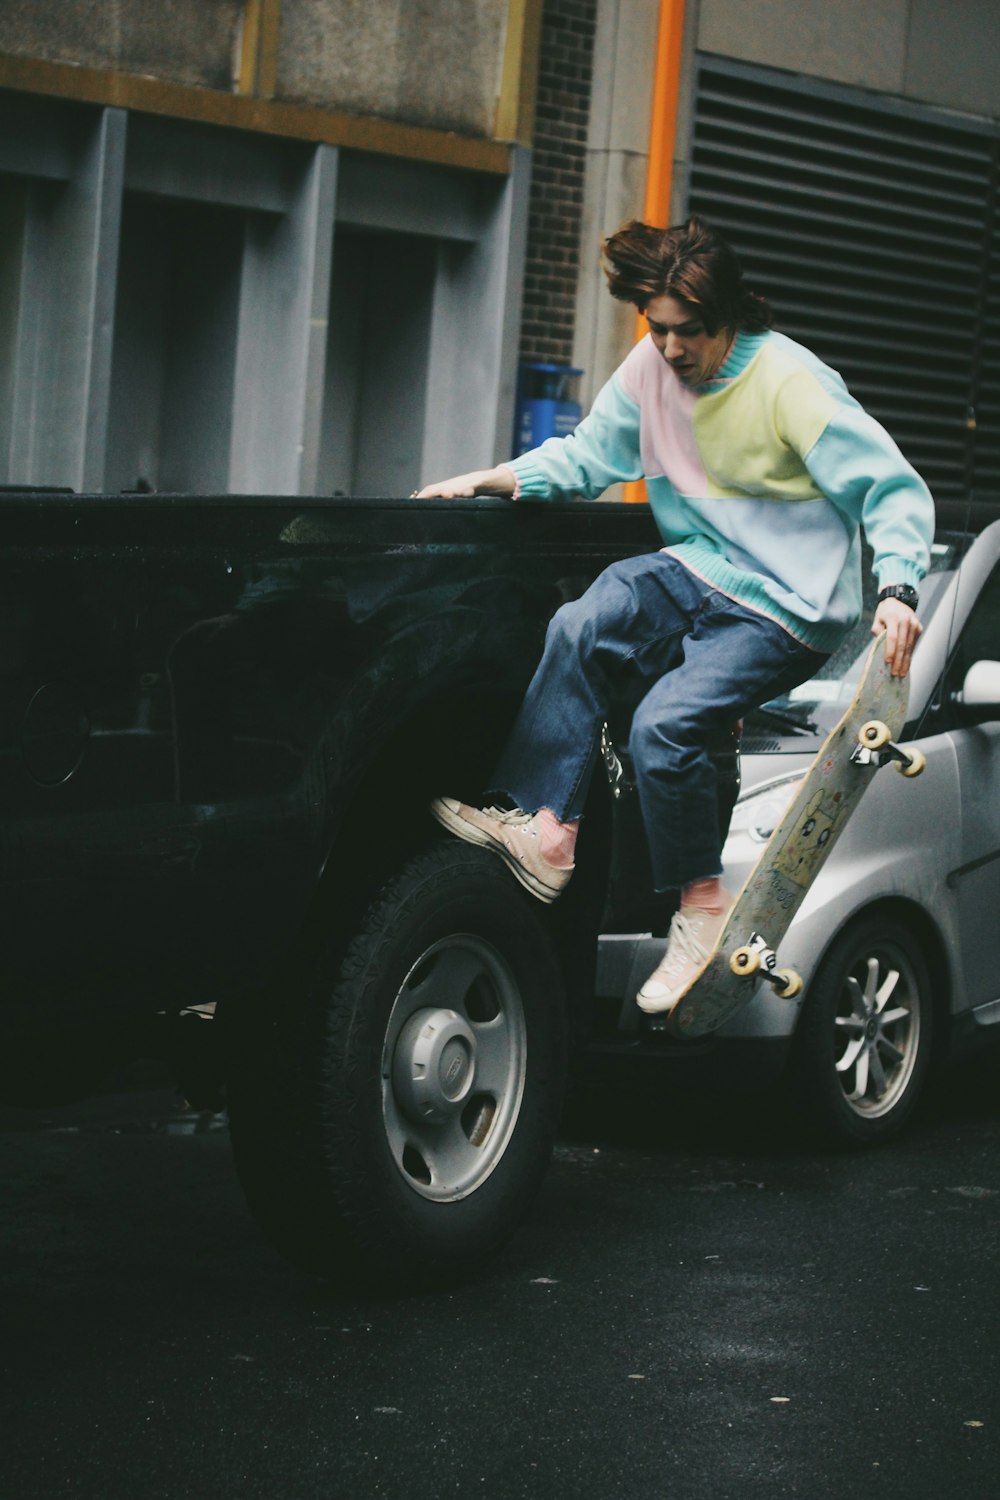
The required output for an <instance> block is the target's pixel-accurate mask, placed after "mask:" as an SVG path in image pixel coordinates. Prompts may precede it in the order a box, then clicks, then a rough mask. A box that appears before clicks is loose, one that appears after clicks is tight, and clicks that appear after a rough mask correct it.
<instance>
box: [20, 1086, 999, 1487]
mask: <svg viewBox="0 0 1000 1500" xmlns="http://www.w3.org/2000/svg"><path fill="white" fill-rule="evenodd" d="M998 1084H1000V1065H990V1066H986V1067H982V1066H980V1067H979V1068H978V1069H977V1070H976V1071H975V1072H974V1073H967V1074H965V1075H963V1076H962V1077H961V1078H959V1079H958V1080H956V1081H954V1082H953V1083H951V1084H950V1085H949V1086H948V1087H947V1088H945V1089H943V1090H941V1091H939V1094H938V1097H937V1099H936V1101H935V1102H934V1104H933V1106H932V1107H931V1108H930V1109H929V1110H928V1111H926V1112H925V1114H924V1116H923V1117H922V1118H921V1119H920V1120H919V1121H918V1122H917V1123H916V1124H915V1126H913V1127H912V1128H911V1130H910V1132H909V1134H908V1135H907V1136H906V1138H905V1139H904V1140H903V1141H902V1142H899V1143H897V1144H895V1145H892V1146H889V1147H886V1148H883V1149H882V1150H880V1151H878V1152H876V1153H870V1154H864V1155H845V1156H836V1155H819V1154H815V1153H812V1152H810V1151H809V1150H807V1149H806V1148H805V1147H803V1146H801V1145H799V1144H798V1143H797V1141H796V1140H795V1139H794V1132H790V1131H789V1130H788V1129H787V1128H786V1127H785V1125H784V1124H783V1121H782V1117H781V1116H780V1115H776V1114H774V1112H773V1111H769V1110H767V1109H765V1108H764V1107H763V1105H762V1104H761V1102H760V1101H757V1100H755V1099H754V1098H753V1097H752V1096H751V1097H748V1098H742V1099H740V1100H738V1101H735V1103H734V1104H732V1105H730V1106H729V1107H728V1108H726V1107H724V1106H723V1105H722V1104H721V1103H720V1101H718V1100H700V1101H698V1102H697V1103H696V1102H695V1101H693V1100H677V1101H673V1102H671V1103H669V1104H663V1103H656V1102H655V1101H654V1100H653V1099H652V1098H651V1097H650V1095H649V1093H646V1094H645V1095H644V1096H641V1097H640V1098H639V1099H638V1100H637V1099H635V1098H633V1099H632V1100H631V1101H630V1102H629V1103H628V1105H627V1106H626V1105H625V1104H624V1103H623V1102H619V1103H618V1104H616V1105H615V1106H614V1107H611V1106H609V1105H607V1104H603V1105H598V1104H596V1103H595V1101H593V1100H590V1101H584V1102H583V1103H582V1104H578V1105H577V1106H576V1107H575V1108H574V1110H573V1111H571V1114H570V1117H569V1120H568V1122H567V1129H566V1132H565V1135H564V1139H563V1141H562V1143H561V1145H560V1146H559V1148H558V1152H557V1157H556V1160H555V1163H554V1166H553V1169H552V1172H551V1174H550V1176H549V1178H548V1181H547V1185H546V1188H545V1190H544V1193H543V1196H542V1199H541V1201H540V1203H539V1205H538V1207H537V1210H536V1212H535V1214H534V1215H533V1217H532V1219H531V1221H530V1222H529V1224H528V1225H527V1226H526V1227H525V1228H524V1229H523V1230H522V1232H521V1233H520V1234H519V1236H518V1237H517V1239H516V1240H515V1241H514V1243H513V1244H512V1245H511V1247H510V1248H509V1249H508V1250H507V1251H506V1252H504V1254H503V1255H502V1256H501V1257H500V1258H499V1259H498V1260H497V1261H495V1262H494V1263H493V1264H492V1265H491V1266H490V1267H488V1268H484V1272H483V1275H482V1277H481V1279H479V1280H478V1281H476V1282H475V1283H472V1284H469V1285H466V1286H463V1287H460V1288H456V1289H455V1290H453V1291H451V1292H449V1293H443V1294H437V1295H433V1296H423V1297H418V1298H413V1299H401V1300H395V1301H391V1300H387V1301H378V1300H374V1299H371V1298H367V1299H361V1298H358V1297H355V1296H352V1295H351V1294H350V1292H349V1291H343V1290H336V1289H332V1290H331V1289H328V1288H326V1287H323V1286H320V1285H318V1284H317V1283H316V1282H314V1281H313V1280H312V1279H310V1278H309V1277H306V1276H304V1275H301V1274H299V1273H298V1272H296V1271H294V1270H292V1269H290V1268H288V1267H287V1266H285V1265H284V1264H283V1263H282V1262H281V1261H280V1260H279V1259H277V1257H276V1256H274V1255H273V1253H272V1252H271V1251H270V1250H269V1248H268V1247H267V1246H266V1245H265V1244H264V1243H263V1242H262V1241H261V1239H260V1237H259V1235H258V1233H257V1231H256V1229H255V1227H254V1224H253V1222H252V1221H251V1220H250V1218H249V1215H248V1213H247V1211H246V1209H245V1207H244V1205H243V1201H242V1198H241V1196H240V1191H239V1188H238V1186H237V1183H236V1180H235V1176H234V1173H233V1171H232V1167H231V1164H230V1160H229V1148H228V1141H227V1138H226V1133H225V1121H224V1119H223V1117H221V1116H218V1115H213V1114H197V1113H193V1112H191V1111H189V1110H186V1109H185V1108H184V1107H183V1106H181V1105H179V1104H178V1101H177V1100H176V1099H175V1098H174V1096H173V1095H172V1094H171V1093H170V1092H169V1091H168V1090H165V1089H157V1090H148V1089H147V1090H144V1091H142V1092H135V1093H131V1094H121V1095H115V1096H108V1097H104V1098H102V1099H98V1100H96V1101H93V1102H91V1103H88V1104H85V1105H80V1106H75V1107H67V1108H64V1109H62V1110H58V1111H38V1112H34V1111H6V1112H4V1113H3V1114H0V1195H2V1198H3V1213H2V1218H0V1224H2V1228H0V1282H2V1310H0V1319H2V1321H0V1372H2V1373H0V1379H2V1383H3V1389H2V1393H0V1399H2V1411H3V1413H4V1434H5V1435H4V1439H3V1442H2V1444H0V1496H2V1497H3V1500H48V1497H56V1496H59V1497H74V1500H76V1497H81V1500H82V1497H88V1500H89V1497H93V1500H119V1497H120V1500H134V1497H136V1496H138V1495H141V1496H143V1497H150V1500H167V1497H169V1500H189V1497H192V1500H200V1497H202V1496H204V1497H206V1500H208V1497H213V1500H220V1497H221V1500H228V1497H230V1496H232V1497H241V1500H242V1497H257V1496H260V1497H268V1500H272V1497H279V1496H280V1497H282V1500H300V1497H301V1500H312V1497H317V1500H318V1497H323V1500H332V1497H337V1500H340V1497H344V1500H356V1497H358V1500H360V1497H368V1496H387V1497H392V1500H438V1497H442V1500H443V1497H447V1496H451V1495H455V1496H463V1497H465V1496H486V1497H497V1500H513V1497H520V1496H524V1497H545V1500H553V1497H564V1496H565V1497H567V1500H569V1497H583V1500H617V1497H619V1496H621V1497H628V1500H644V1497H651V1500H652V1497H660V1496H664V1497H666V1496H670V1497H673V1500H688V1497H691V1500H695V1497H697V1500H730V1497H731V1500H748V1497H754V1500H755V1497H758V1496H759V1497H764V1496H767V1497H769V1500H773V1497H783V1496H802V1497H804V1500H823V1497H826V1496H830V1497H833V1496H836V1497H838V1500H845V1497H846V1500H853V1497H856V1496H866V1497H867V1496H878V1495H884V1496H891V1497H900V1500H903V1497H906V1500H921V1497H927V1500H932V1497H933V1500H942V1497H950V1496H952V1495H954V1496H959V1495H961V1496H962V1497H964V1500H996V1497H997V1496H998V1495H1000V1440H998V1439H1000V1281H998V1274H997V1273H998V1259H997V1252H998V1248H1000V1087H998Z"/></svg>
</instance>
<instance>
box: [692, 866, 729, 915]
mask: <svg viewBox="0 0 1000 1500" xmlns="http://www.w3.org/2000/svg"><path fill="white" fill-rule="evenodd" d="M731 905H732V901H731V900H730V897H729V893H728V892H727V891H726V889H725V888H724V886H723V884H722V878H721V876H719V875H712V876H710V877H709V878H708V879H707V880H692V882H691V884H690V885H686V886H685V887H684V889H683V890H682V891H681V909H682V910H683V908H684V907H692V906H693V907H695V908H696V909H697V910H698V911H707V912H708V913H709V915H710V916H713V917H721V915H722V913H723V912H724V911H727V910H728V909H729V907H730V906H731Z"/></svg>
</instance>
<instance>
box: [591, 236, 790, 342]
mask: <svg viewBox="0 0 1000 1500" xmlns="http://www.w3.org/2000/svg"><path fill="white" fill-rule="evenodd" d="M601 249H602V253H603V258H604V274H605V275H606V276H607V278H608V287H609V289H610V291H611V295H612V297H617V298H618V300H619V302H631V303H633V304H634V305H635V306H636V307H637V308H638V309H639V311H640V312H644V311H645V310H646V306H647V304H648V303H649V302H650V301H651V300H652V299H653V298H654V297H664V296H667V297H676V298H677V300H678V301H679V302H685V303H688V304H691V305H693V306H695V307H697V309H698V312H699V314H700V316H701V321H702V322H703V323H704V325H705V331H706V333H708V334H709V336H710V337H714V336H715V334H717V333H718V332H719V330H720V329H721V328H732V329H745V330H746V331H747V332H749V333H760V332H762V331H763V330H764V329H765V328H770V326H771V323H772V322H773V319H774V315H773V313H772V311H771V308H770V306H769V305H768V303H767V302H766V301H765V300H764V298H763V297H758V296H757V295H756V293H755V292H751V291H750V290H749V288H748V287H746V286H745V285H744V283H743V272H742V269H741V267H740V263H739V259H738V258H737V255H736V252H735V250H733V249H732V248H731V247H730V246H729V245H728V244H727V243H726V241H725V240H724V239H723V238H722V236H721V235H720V234H718V233H717V232H716V230H714V229H713V228H712V227H711V226H710V225H709V224H706V223H705V221H704V219H699V218H698V217H697V215H695V216H694V217H692V218H690V219H689V220H688V221H687V223H686V224H676V225H674V227H673V228H672V229H656V228H654V227H653V225H652V224H643V223H640V221H639V220H638V219H632V220H630V222H629V223H627V224H623V225H622V227H621V229H619V230H618V231H617V232H616V233H615V234H613V235H611V236H610V237H609V238H608V239H606V240H605V241H604V244H603V245H602V247H601Z"/></svg>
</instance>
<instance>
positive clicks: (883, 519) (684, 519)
mask: <svg viewBox="0 0 1000 1500" xmlns="http://www.w3.org/2000/svg"><path fill="white" fill-rule="evenodd" d="M508 467H509V468H511V469H512V470H513V471H514V473H515V475H516V476H517V481H518V490H517V494H518V495H524V496H531V497H537V498H543V499H544V498H559V497H560V496H563V495H570V494H582V495H585V496H586V497H587V498H588V499H596V498H597V496H599V495H600V494H602V493H603V491H604V490H605V489H607V487H608V486H609V485H611V484H615V483H617V482H619V481H622V480H630V479H640V478H643V477H645V480H646V490H647V494H648V496H649V501H650V504H651V506H652V509H653V514H654V516H655V518H656V522H657V525H658V527H659V529H660V533H661V535H662V537H663V540H664V543H665V544H666V545H665V549H664V550H665V551H667V552H670V553H672V554H673V556H675V557H676V558H678V559H679V560H680V561H681V562H682V563H684V564H685V566H686V567H688V568H690V569H691V571H692V572H694V573H697V574H698V575H699V576H700V577H702V578H704V579H705V580H706V581H708V582H709V583H711V584H713V585H714V586H715V587H716V588H718V589H720V590H721V591H722V592H723V593H725V594H728V595H730V596H731V597H732V598H734V599H738V600H739V601H740V602H741V603H743V604H746V605H748V606H749V607H750V608H752V609H756V610H758V611H760V612H761V613H762V614H766V615H769V616H770V617H771V618H772V619H774V620H777V621H778V622H779V624H781V625H783V626H784V627H785V628H786V629H787V630H789V631H791V633H792V634H793V635H795V636H796V637H797V638H798V639H799V640H801V641H804V642H805V643H806V644H807V645H809V646H812V647H814V648H815V649H816V650H817V651H832V650H834V649H835V648H836V647H837V645H838V644H839V643H840V641H841V640H842V639H843V637H844V635H845V634H846V632H847V631H848V630H849V629H850V627H851V626H852V625H854V624H855V623H856V622H857V620H858V618H859V617H860V614H861V543H860V528H861V527H862V526H863V527H864V530H865V535H866V537H867V540H868V541H869V543H870V544H871V546H872V547H873V548H874V552H875V563H874V568H875V573H876V575H877V577H878V580H879V584H880V586H882V587H884V586H885V585H886V584H890V583H909V584H913V585H914V586H916V585H918V584H919V583H920V580H921V579H922V578H923V576H924V574H925V573H926V571H927V566H928V561H929V555H930V543H931V539H932V537H933V533H934V503H933V501H932V499H931V496H930V493H929V491H928V489H927V486H926V485H925V484H924V482H923V480H922V479H921V478H920V477H919V475H918V474H917V473H916V472H915V470H914V469H913V468H912V467H911V466H910V465H909V464H908V463H907V461H906V460H905V459H904V458H903V455H902V454H901V453H900V451H899V449H898V448H897V447H896V445H895V443H894V442H893V441H892V439H891V438H890V437H889V434H888V433H887V432H886V431H885V430H884V428H882V427H881V426H880V425H879V424H878V422H876V421H875V420H874V418H873V417H871V416H869V415H868V413H867V412H866V411H865V410H864V408H863V407H862V406H861V405H860V404H859V403H858V402H857V401H856V400H855V399H854V397H853V396H851V395H850V393H849V392H848V390H847V387H846V386H845V384H844V382H843V380H842V379H841V377H840V376H839V375H838V374H837V373H836V371H835V370H831V369H830V368H829V367H828V366H827V365H824V364H823V363H822V361H821V360H819V359H817V358H816V356H815V355H813V354H811V353H810V351H809V350H808V349H805V348H803V346H802V345H801V344H797V343H795V342H793V340H792V339H789V338H786V337H785V336H784V335H783V334H780V333H773V332H768V333H739V334H737V336H736V339H735V341H734V343H733V346H732V348H731V350H730V352H729V354H728V356H727V358H726V360H725V362H724V363H723V365H722V367H721V368H720V370H719V371H718V373H717V374H716V375H715V377H714V378H713V379H712V380H711V381H709V382H708V383H707V384H705V385H702V386H697V387H687V386H685V385H684V384H683V383H682V382H681V381H680V380H679V379H678V378H677V376H676V375H675V374H674V372H673V371H672V370H671V369H670V367H669V365H668V364H667V363H666V361H665V360H664V359H663V357H662V355H660V353H659V352H658V351H657V349H656V346H655V345H654V343H653V341H652V339H651V338H650V337H649V336H648V335H647V337H646V338H644V339H643V340H642V341H641V342H640V343H638V344H637V345H636V347H635V348H634V349H633V350H632V352H631V354H629V356H628V358H627V359H626V360H625V361H624V363H623V364H622V365H621V366H620V367H619V369H618V370H617V371H616V372H615V374H614V375H612V377H611V379H610V380H609V381H608V383H607V385H606V386H605V387H604V389H603V390H602V391H601V392H600V394H599V395H598V397H597V399H596V401H595V402H594V405H593V408H592V409H591V411H590V413H589V415H588V416H587V417H586V418H585V419H584V420H583V421H582V422H581V423H580V425H579V427H577V429H576V431H575V432H574V433H572V434H571V435H570V436H569V437H565V438H550V439H549V440H548V441H547V442H545V443H542V445H541V446H540V447H538V448H535V449H534V450H533V451H532V452H530V453H525V454H522V455H521V457H519V458H516V459H513V460H512V461H511V462H510V463H509V465H508Z"/></svg>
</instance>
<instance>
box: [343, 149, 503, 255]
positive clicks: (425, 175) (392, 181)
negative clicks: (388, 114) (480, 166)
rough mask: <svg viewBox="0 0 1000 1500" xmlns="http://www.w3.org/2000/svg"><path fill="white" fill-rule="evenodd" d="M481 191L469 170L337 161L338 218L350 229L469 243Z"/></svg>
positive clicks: (477, 226) (479, 217) (474, 235)
mask: <svg viewBox="0 0 1000 1500" xmlns="http://www.w3.org/2000/svg"><path fill="white" fill-rule="evenodd" d="M481 192H482V187H481V184H480V182H479V181H478V179H477V178H475V177H473V176H472V175H471V174H464V175H459V174H458V173H456V172H453V171H445V170H444V169H442V168H438V167H424V166H419V165H416V164H413V163H410V162H398V161H391V160H386V161H382V160H379V159H378V158H376V157H373V156H356V155H354V156H351V155H347V156H345V157H344V159H343V161H342V163H341V173H340V185H339V188H338V191H337V221H338V223H340V224H347V225H350V226H351V228H353V229H378V230H390V231H394V232H396V233H399V234H423V235H428V236H429V237H431V238H433V239H448V240H464V241H467V242H468V243H470V244H473V243H475V241H476V240H477V239H478V238H479V236H480V235H481V234H482V232H483V213H482V209H481Z"/></svg>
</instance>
